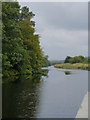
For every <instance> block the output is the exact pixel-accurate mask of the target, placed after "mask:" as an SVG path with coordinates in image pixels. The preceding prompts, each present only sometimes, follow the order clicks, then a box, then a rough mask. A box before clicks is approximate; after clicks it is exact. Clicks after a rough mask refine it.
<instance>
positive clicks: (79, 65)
mask: <svg viewBox="0 0 90 120" xmlns="http://www.w3.org/2000/svg"><path fill="white" fill-rule="evenodd" d="M54 67H55V68H62V69H82V70H88V64H83V63H75V64H70V63H64V64H56V65H54Z"/></svg>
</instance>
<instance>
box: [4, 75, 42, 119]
mask: <svg viewBox="0 0 90 120" xmlns="http://www.w3.org/2000/svg"><path fill="white" fill-rule="evenodd" d="M9 79H10V78H9ZM11 79H12V78H11ZM40 84H41V76H39V75H38V76H33V77H32V78H29V77H27V76H21V77H19V78H18V79H17V80H16V81H15V83H6V84H3V87H2V88H3V96H2V97H3V110H2V113H3V118H10V117H11V118H16V117H20V118H23V117H24V118H30V117H35V114H36V111H37V106H38V103H39V96H40Z"/></svg>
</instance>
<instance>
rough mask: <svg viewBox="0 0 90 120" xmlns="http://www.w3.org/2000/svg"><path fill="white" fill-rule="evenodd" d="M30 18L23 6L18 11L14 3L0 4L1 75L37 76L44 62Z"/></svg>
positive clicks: (16, 3) (17, 5)
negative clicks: (0, 26) (0, 11)
mask: <svg viewBox="0 0 90 120" xmlns="http://www.w3.org/2000/svg"><path fill="white" fill-rule="evenodd" d="M34 16H35V14H33V13H32V12H30V11H29V8H27V7H26V6H25V7H23V8H20V5H19V3H18V2H6V3H5V2H3V3H2V48H3V49H2V59H3V60H2V69H3V71H2V72H3V76H11V75H20V74H25V75H33V74H36V73H40V72H41V67H42V66H43V65H44V66H45V64H46V63H45V62H46V61H48V60H47V59H48V58H47V56H45V55H44V54H43V52H42V49H41V48H40V45H39V35H38V34H35V22H34V21H32V18H33V17H34ZM42 61H43V62H42Z"/></svg>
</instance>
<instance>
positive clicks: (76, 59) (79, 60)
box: [64, 56, 88, 64]
mask: <svg viewBox="0 0 90 120" xmlns="http://www.w3.org/2000/svg"><path fill="white" fill-rule="evenodd" d="M64 63H71V64H74V63H85V64H87V63H88V58H86V57H84V56H75V57H71V56H67V57H66V59H65V61H64Z"/></svg>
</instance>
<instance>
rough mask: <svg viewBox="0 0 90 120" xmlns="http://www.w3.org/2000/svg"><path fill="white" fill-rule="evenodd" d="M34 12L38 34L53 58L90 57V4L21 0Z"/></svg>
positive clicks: (44, 48)
mask: <svg viewBox="0 0 90 120" xmlns="http://www.w3.org/2000/svg"><path fill="white" fill-rule="evenodd" d="M20 4H21V5H22V6H28V7H29V8H30V10H31V11H33V13H35V17H34V20H35V22H36V33H39V34H40V36H41V37H40V45H41V48H43V51H44V52H45V54H47V55H48V56H49V59H50V60H62V59H65V57H66V56H67V55H69V56H75V55H84V56H88V3H85V2H77V3H76V2H63V3H62V2H45V3H44V2H31V3H30V2H26V3H25V2H22V3H20Z"/></svg>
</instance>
